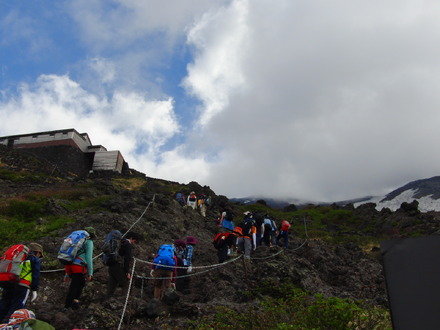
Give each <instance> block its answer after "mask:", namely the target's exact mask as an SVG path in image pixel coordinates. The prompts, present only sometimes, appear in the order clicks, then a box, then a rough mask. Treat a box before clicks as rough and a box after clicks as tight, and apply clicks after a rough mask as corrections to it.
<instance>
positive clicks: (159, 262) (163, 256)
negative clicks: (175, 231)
mask: <svg viewBox="0 0 440 330" xmlns="http://www.w3.org/2000/svg"><path fill="white" fill-rule="evenodd" d="M153 263H155V264H156V269H166V270H173V267H174V266H176V260H175V259H174V246H173V245H172V244H163V245H162V246H161V247H160V248H159V250H158V251H157V256H156V258H154V260H153ZM166 266H168V267H166Z"/></svg>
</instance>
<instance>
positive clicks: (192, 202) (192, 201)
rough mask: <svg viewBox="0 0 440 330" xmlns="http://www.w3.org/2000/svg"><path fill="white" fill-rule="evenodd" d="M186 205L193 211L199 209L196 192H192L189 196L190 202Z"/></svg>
mask: <svg viewBox="0 0 440 330" xmlns="http://www.w3.org/2000/svg"><path fill="white" fill-rule="evenodd" d="M186 204H187V205H188V206H190V207H192V208H193V210H195V209H196V207H197V196H196V193H195V192H194V191H191V192H190V194H189V195H188V200H187V201H186Z"/></svg>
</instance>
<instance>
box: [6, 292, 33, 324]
mask: <svg viewBox="0 0 440 330" xmlns="http://www.w3.org/2000/svg"><path fill="white" fill-rule="evenodd" d="M29 292H30V289H29V288H27V287H25V286H21V285H17V284H16V283H6V284H5V285H4V286H3V295H2V299H1V300H0V323H8V322H9V317H10V316H11V315H12V313H14V312H15V311H16V310H17V309H22V308H23V307H24V305H25V304H26V301H27V298H28V297H29Z"/></svg>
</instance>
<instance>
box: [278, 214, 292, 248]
mask: <svg viewBox="0 0 440 330" xmlns="http://www.w3.org/2000/svg"><path fill="white" fill-rule="evenodd" d="M289 233H290V223H289V221H287V220H283V221H282V222H281V225H280V228H279V233H278V236H277V239H276V245H277V246H278V244H279V241H280V239H281V238H282V239H283V243H284V248H285V249H287V248H288V247H289Z"/></svg>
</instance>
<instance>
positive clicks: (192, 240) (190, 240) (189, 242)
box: [186, 236, 198, 245]
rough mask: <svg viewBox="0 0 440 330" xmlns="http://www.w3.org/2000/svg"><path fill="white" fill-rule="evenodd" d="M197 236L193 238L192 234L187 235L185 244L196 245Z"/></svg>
mask: <svg viewBox="0 0 440 330" xmlns="http://www.w3.org/2000/svg"><path fill="white" fill-rule="evenodd" d="M197 242H198V241H197V238H195V237H194V236H188V237H187V238H186V244H192V245H196V244H197Z"/></svg>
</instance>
